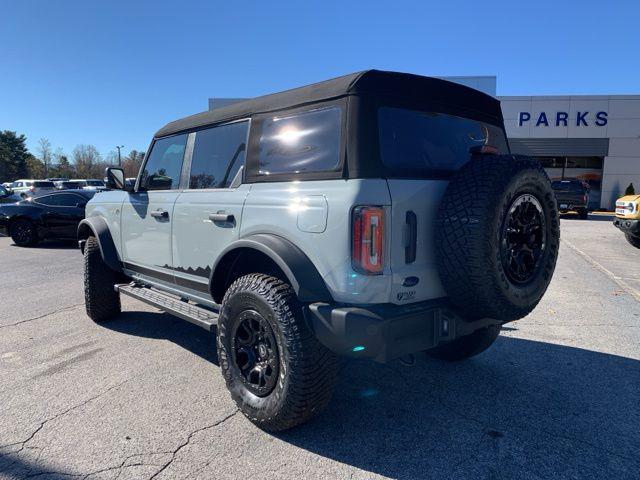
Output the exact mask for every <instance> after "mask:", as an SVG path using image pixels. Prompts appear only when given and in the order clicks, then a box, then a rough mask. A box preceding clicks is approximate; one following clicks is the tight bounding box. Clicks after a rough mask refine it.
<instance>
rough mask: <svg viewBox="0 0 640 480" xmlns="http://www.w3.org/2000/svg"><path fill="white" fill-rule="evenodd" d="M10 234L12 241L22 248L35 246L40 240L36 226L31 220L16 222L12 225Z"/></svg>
mask: <svg viewBox="0 0 640 480" xmlns="http://www.w3.org/2000/svg"><path fill="white" fill-rule="evenodd" d="M10 233H11V239H12V240H13V241H14V242H15V244H16V245H18V246H21V247H24V246H30V245H34V244H35V243H36V242H37V240H38V236H37V232H36V229H35V226H34V225H33V223H31V222H30V221H29V220H24V219H20V220H16V221H15V222H14V223H13V224H12V225H11V232H10Z"/></svg>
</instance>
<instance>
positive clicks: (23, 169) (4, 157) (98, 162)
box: [0, 130, 145, 183]
mask: <svg viewBox="0 0 640 480" xmlns="http://www.w3.org/2000/svg"><path fill="white" fill-rule="evenodd" d="M26 142H27V137H26V136H25V135H23V134H21V135H18V134H17V133H16V132H13V131H10V130H4V131H0V183H4V182H12V181H15V180H17V179H19V178H34V179H42V178H103V177H104V170H105V168H107V167H110V166H114V165H118V157H117V154H116V153H115V152H109V154H108V155H107V156H106V157H105V158H103V157H102V155H100V152H99V151H98V149H97V148H96V147H94V146H93V145H85V144H81V145H77V146H76V148H74V149H73V152H71V155H70V156H69V155H67V154H65V153H64V151H63V150H62V149H61V148H57V149H56V150H55V151H54V150H53V148H52V146H51V142H49V140H47V139H46V138H41V139H40V140H39V141H38V147H37V152H36V155H33V154H32V153H31V152H29V149H28V148H27V143H26ZM144 155H145V154H144V152H142V151H139V150H131V151H130V152H129V154H128V155H126V156H124V157H122V168H123V169H124V172H125V176H126V177H136V176H137V175H138V170H139V169H140V165H141V164H142V160H143V158H144Z"/></svg>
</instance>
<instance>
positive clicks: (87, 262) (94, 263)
mask: <svg viewBox="0 0 640 480" xmlns="http://www.w3.org/2000/svg"><path fill="white" fill-rule="evenodd" d="M120 277H121V275H120V274H119V273H118V272H116V271H114V270H112V269H111V268H109V267H108V266H107V264H106V263H104V260H103V259H102V254H101V253H100V245H99V244H98V241H97V240H96V238H95V237H89V238H87V242H86V243H85V246H84V303H85V308H86V310H87V315H88V316H89V318H91V320H93V321H94V322H104V321H106V320H109V319H111V318H113V317H115V316H117V315H119V314H120V311H121V307H120V294H119V293H118V292H116V291H115V290H114V288H113V287H114V285H115V284H116V283H118V282H119V281H120V280H121V278H120Z"/></svg>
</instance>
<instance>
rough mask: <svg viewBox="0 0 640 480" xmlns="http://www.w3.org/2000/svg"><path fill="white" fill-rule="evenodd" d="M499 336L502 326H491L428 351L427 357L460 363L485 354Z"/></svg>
mask: <svg viewBox="0 0 640 480" xmlns="http://www.w3.org/2000/svg"><path fill="white" fill-rule="evenodd" d="M499 335H500V326H498V325H491V326H489V327H485V328H481V329H480V330H476V331H475V332H473V333H472V334H470V335H465V336H464V337H460V338H456V339H455V340H452V341H450V342H447V343H444V344H442V345H440V346H438V347H436V348H433V349H431V350H427V355H429V356H431V357H434V358H438V359H440V360H446V361H448V362H459V361H460V360H466V359H467V358H471V357H474V356H476V355H478V354H480V353H482V352H484V351H485V350H486V349H487V348H489V347H490V346H491V345H493V342H495V341H496V339H497V338H498V336H499Z"/></svg>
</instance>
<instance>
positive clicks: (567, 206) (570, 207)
mask: <svg viewBox="0 0 640 480" xmlns="http://www.w3.org/2000/svg"><path fill="white" fill-rule="evenodd" d="M588 209H589V205H588V204H586V203H571V202H560V201H558V210H560V211H561V212H569V211H576V210H588Z"/></svg>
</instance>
